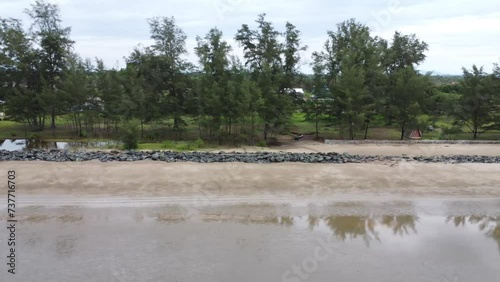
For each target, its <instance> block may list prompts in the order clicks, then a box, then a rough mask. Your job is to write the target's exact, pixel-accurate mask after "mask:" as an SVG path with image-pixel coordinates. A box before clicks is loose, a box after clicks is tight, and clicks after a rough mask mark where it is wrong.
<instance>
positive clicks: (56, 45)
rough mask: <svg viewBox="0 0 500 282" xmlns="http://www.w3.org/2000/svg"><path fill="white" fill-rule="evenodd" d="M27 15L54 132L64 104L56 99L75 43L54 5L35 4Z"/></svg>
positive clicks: (58, 96) (40, 2)
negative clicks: (31, 21) (37, 47)
mask: <svg viewBox="0 0 500 282" xmlns="http://www.w3.org/2000/svg"><path fill="white" fill-rule="evenodd" d="M26 13H27V14H28V15H29V16H30V17H31V19H32V20H33V24H32V26H31V30H32V32H33V36H34V38H35V39H36V41H37V43H38V45H39V46H40V52H39V55H40V59H41V60H40V67H41V79H42V80H43V82H44V85H45V87H44V92H45V93H46V95H47V99H48V100H49V101H48V105H49V111H50V116H51V127H52V128H55V127H56V114H57V111H58V106H59V105H61V104H62V102H63V101H61V97H60V95H59V91H60V87H61V85H60V82H61V80H62V76H63V73H64V70H65V69H66V67H67V60H68V57H69V55H70V51H71V48H72V46H73V43H74V42H73V41H72V40H71V39H70V33H71V28H69V27H63V26H62V25H61V22H62V20H61V17H60V11H59V7H58V6H57V5H55V4H50V3H46V2H44V1H42V0H37V1H36V2H35V4H33V5H31V9H27V10H26Z"/></svg>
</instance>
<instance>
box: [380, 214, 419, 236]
mask: <svg viewBox="0 0 500 282" xmlns="http://www.w3.org/2000/svg"><path fill="white" fill-rule="evenodd" d="M417 222H418V217H415V216H411V215H397V216H392V215H391V216H384V217H382V224H383V225H385V226H387V227H389V228H390V229H392V231H393V232H394V235H399V236H401V237H403V236H404V235H410V234H412V233H413V234H417V226H416V223H417Z"/></svg>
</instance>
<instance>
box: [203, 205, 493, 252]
mask: <svg viewBox="0 0 500 282" xmlns="http://www.w3.org/2000/svg"><path fill="white" fill-rule="evenodd" d="M200 216H201V219H202V220H203V221H204V222H228V221H232V222H237V223H240V224H246V225H247V224H261V225H276V226H283V227H293V226H295V224H296V223H298V222H303V223H304V224H305V225H306V226H307V227H308V229H309V230H310V231H315V230H320V229H322V228H324V227H326V228H327V230H329V231H331V233H332V235H333V236H335V238H337V239H338V240H341V241H347V240H355V239H362V240H363V241H364V242H365V244H366V245H367V246H369V245H370V242H372V241H377V242H381V239H380V236H379V233H380V231H382V230H383V229H385V230H388V231H389V232H390V233H392V234H393V235H394V236H397V237H400V238H403V237H406V236H413V235H418V224H419V222H420V217H418V216H414V215H383V216H376V217H375V216H345V215H342V216H337V215H332V216H314V215H309V216H308V217H307V218H306V219H304V220H302V218H301V217H293V216H256V215H251V216H237V215H224V214H207V215H200ZM444 219H445V220H443V224H446V223H450V222H452V223H453V225H454V226H455V227H464V226H466V225H467V224H469V225H475V226H477V227H478V228H479V230H480V231H482V232H484V234H485V235H486V236H487V237H488V238H491V239H494V240H495V241H496V242H497V244H498V246H499V250H500V217H489V216H454V217H447V218H444ZM296 227H298V225H297V226H296Z"/></svg>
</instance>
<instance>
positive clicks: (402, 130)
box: [401, 122, 406, 140]
mask: <svg viewBox="0 0 500 282" xmlns="http://www.w3.org/2000/svg"><path fill="white" fill-rule="evenodd" d="M405 125H406V122H403V124H402V125H401V140H404V139H405Z"/></svg>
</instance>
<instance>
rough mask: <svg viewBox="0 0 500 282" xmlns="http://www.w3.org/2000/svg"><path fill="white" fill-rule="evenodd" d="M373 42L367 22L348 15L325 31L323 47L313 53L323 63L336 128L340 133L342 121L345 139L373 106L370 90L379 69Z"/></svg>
mask: <svg viewBox="0 0 500 282" xmlns="http://www.w3.org/2000/svg"><path fill="white" fill-rule="evenodd" d="M377 44H378V39H377V38H374V37H372V36H371V35H370V29H369V28H368V27H367V26H365V25H363V24H361V23H359V22H357V21H355V20H354V19H350V20H348V21H345V22H342V23H340V24H339V25H338V26H337V31H329V32H328V40H327V42H326V43H325V49H324V51H322V52H321V53H315V55H314V56H315V60H316V61H317V60H321V61H323V64H324V65H325V69H326V72H327V81H328V82H327V83H328V88H329V89H330V91H331V92H332V96H333V97H334V100H332V102H331V103H332V104H333V107H334V108H335V112H337V118H338V119H339V121H340V123H339V125H340V128H341V130H340V131H341V134H342V132H343V125H344V124H345V123H346V124H347V126H348V129H349V139H354V137H355V131H356V129H357V128H359V126H360V125H361V124H364V122H365V120H366V119H367V118H368V113H369V111H371V109H372V108H373V106H372V104H373V101H374V99H373V91H374V90H375V86H376V83H375V82H376V78H378V77H379V76H378V75H377V71H378V72H380V69H379V68H378V66H379V65H380V58H379V57H377V55H379V54H378V53H379V49H378V45H377Z"/></svg>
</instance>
